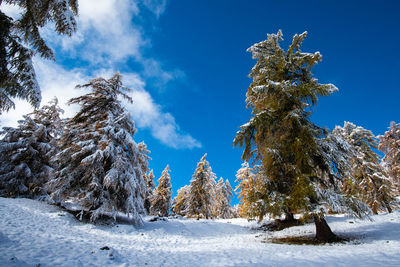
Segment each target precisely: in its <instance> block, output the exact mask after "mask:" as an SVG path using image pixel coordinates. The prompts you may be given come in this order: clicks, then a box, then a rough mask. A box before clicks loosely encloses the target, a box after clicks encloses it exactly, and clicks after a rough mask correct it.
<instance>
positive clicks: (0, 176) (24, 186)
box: [0, 98, 63, 197]
mask: <svg viewBox="0 0 400 267" xmlns="http://www.w3.org/2000/svg"><path fill="white" fill-rule="evenodd" d="M57 104H58V101H57V99H56V98H55V99H54V100H53V101H51V102H50V103H49V105H45V106H43V107H42V108H40V109H37V110H35V111H34V112H32V113H30V114H27V115H24V116H23V118H24V119H23V120H20V121H18V123H19V125H18V128H12V127H4V128H3V131H0V135H4V137H3V139H2V140H1V141H0V155H1V160H0V195H2V196H30V197H34V196H38V195H44V194H45V193H46V191H45V190H44V189H43V185H44V184H45V183H46V182H47V181H49V179H51V176H52V173H53V170H54V167H56V166H54V165H53V164H52V163H51V159H52V158H53V157H54V156H55V154H56V153H57V152H58V144H57V141H58V138H59V136H60V135H61V133H62V131H63V122H62V120H61V118H60V114H61V113H63V110H62V109H60V108H59V107H58V105H57Z"/></svg>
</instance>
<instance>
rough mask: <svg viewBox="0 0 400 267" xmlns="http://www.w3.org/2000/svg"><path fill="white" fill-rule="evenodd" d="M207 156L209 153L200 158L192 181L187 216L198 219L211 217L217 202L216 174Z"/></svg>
mask: <svg viewBox="0 0 400 267" xmlns="http://www.w3.org/2000/svg"><path fill="white" fill-rule="evenodd" d="M206 156H207V154H205V155H204V156H203V157H202V158H201V159H200V162H199V163H198V164H197V168H196V170H195V172H194V174H193V178H192V180H191V181H190V192H189V199H188V214H187V216H188V217H196V218H197V219H199V218H206V219H209V218H211V217H212V209H213V206H214V203H215V199H214V187H215V174H214V173H213V172H212V170H211V167H210V164H209V162H208V161H207V160H206Z"/></svg>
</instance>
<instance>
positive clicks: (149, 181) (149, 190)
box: [144, 170, 155, 214]
mask: <svg viewBox="0 0 400 267" xmlns="http://www.w3.org/2000/svg"><path fill="white" fill-rule="evenodd" d="M144 178H145V181H146V193H145V196H144V208H145V209H146V213H147V214H150V212H151V198H152V196H153V191H154V187H155V184H154V173H153V170H150V172H149V173H148V174H145V176H144Z"/></svg>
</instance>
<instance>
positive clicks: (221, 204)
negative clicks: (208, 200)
mask: <svg viewBox="0 0 400 267" xmlns="http://www.w3.org/2000/svg"><path fill="white" fill-rule="evenodd" d="M232 196H233V194H232V187H231V184H230V183H229V181H228V179H226V181H225V182H224V179H222V177H221V178H220V179H219V180H218V183H217V185H216V190H215V206H214V217H217V218H222V219H228V218H232V206H231V204H230V203H231V198H232Z"/></svg>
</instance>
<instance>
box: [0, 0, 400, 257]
mask: <svg viewBox="0 0 400 267" xmlns="http://www.w3.org/2000/svg"><path fill="white" fill-rule="evenodd" d="M3 3H6V4H9V5H14V6H19V8H20V9H21V10H22V11H23V12H22V14H21V17H20V18H19V19H17V20H15V19H13V18H11V17H9V16H8V15H6V14H5V13H3V11H0V21H1V22H0V25H1V28H0V44H1V46H0V49H1V50H0V69H1V76H0V90H1V98H0V114H1V113H7V112H13V109H14V108H15V106H16V105H17V104H16V103H17V102H16V101H15V100H16V99H19V100H23V101H26V102H28V103H29V104H30V105H31V106H32V107H33V108H34V111H33V112H30V113H28V114H25V115H24V116H23V118H21V120H19V121H18V126H17V127H10V126H7V125H1V127H2V130H0V158H1V160H0V196H1V197H2V198H10V199H15V200H16V201H25V200H19V199H25V198H26V199H32V200H34V201H37V202H41V203H46V205H47V204H48V205H51V206H55V207H57V209H58V210H57V212H61V213H62V214H63V215H62V216H69V217H68V218H71V221H74V220H75V221H76V222H77V223H78V222H79V223H82V225H93V227H96V226H99V225H101V226H104V225H106V226H108V227H113V226H115V225H118V224H121V223H122V224H123V225H125V226H126V224H127V225H133V226H134V227H135V229H138V231H140V229H144V228H146V227H149V226H148V225H150V224H151V223H154V225H158V224H160V223H162V222H169V223H171V225H173V224H174V223H178V221H174V220H188V222H189V221H190V222H191V223H194V224H195V223H196V222H198V223H200V222H205V223H207V224H209V225H211V226H210V227H211V228H210V231H219V230H215V229H217V228H215V227H216V226H215V225H213V223H214V222H215V221H216V220H225V221H227V220H243V221H247V222H250V223H252V224H255V225H257V226H256V227H255V228H256V229H258V231H261V230H260V229H263V231H268V232H273V231H282V230H284V229H288V228H292V227H299V226H304V225H306V226H307V225H310V224H311V225H314V228H313V229H312V232H313V235H312V238H311V240H312V242H311V243H312V244H326V243H340V244H343V242H350V241H349V240H352V237H351V238H349V237H348V236H346V235H344V236H343V235H341V234H336V233H335V231H332V229H331V227H330V220H329V219H327V218H330V216H339V217H340V216H349V218H355V219H357V220H358V219H359V220H361V219H362V220H367V221H368V220H371V218H373V217H374V216H381V215H382V214H383V215H382V216H392V215H391V214H395V215H396V214H398V210H399V205H400V202H399V201H400V198H399V196H400V123H397V122H392V123H391V124H390V125H388V129H387V131H386V132H385V133H384V134H382V135H378V136H375V135H374V134H373V133H372V131H370V130H368V129H365V128H363V127H362V126H359V125H355V124H354V123H352V122H350V121H345V122H343V126H336V127H335V128H334V129H328V128H326V127H322V126H319V125H317V124H315V123H314V122H313V121H312V119H311V116H312V115H313V114H315V113H318V107H317V103H318V101H319V99H320V98H329V97H330V96H331V95H332V94H338V93H339V92H338V88H337V87H336V86H335V85H334V84H331V83H326V84H324V83H320V82H319V79H318V78H319V77H316V75H315V74H314V72H313V68H314V67H315V66H316V65H317V64H318V63H320V62H321V61H322V55H321V53H320V52H304V51H302V45H303V42H304V41H305V40H306V38H307V34H308V33H307V32H303V33H301V34H295V35H294V36H293V37H292V38H291V43H290V45H289V46H288V47H287V49H285V48H284V47H282V45H281V43H282V41H283V33H282V31H281V30H279V31H278V32H277V33H270V34H268V35H267V39H266V40H263V41H261V42H258V43H255V44H253V45H252V46H251V47H250V48H248V49H247V52H248V53H249V54H251V57H252V59H253V60H254V62H255V64H254V66H253V67H252V69H251V70H250V72H249V74H248V75H249V77H250V79H251V83H250V84H249V86H248V88H247V91H246V98H245V99H243V100H244V102H245V103H244V104H243V106H246V108H247V109H248V110H249V111H250V112H251V116H250V118H249V120H248V121H247V122H246V123H245V124H243V125H241V126H239V125H238V127H239V131H237V133H236V134H235V138H234V140H233V144H232V146H234V147H237V148H239V149H241V151H242V158H241V160H242V165H241V168H240V169H238V170H237V171H236V180H235V185H234V186H232V185H231V184H230V182H229V180H228V179H224V178H222V177H221V178H220V179H218V178H217V175H216V174H215V173H214V172H213V170H212V168H211V164H210V162H209V161H208V160H207V154H205V155H204V156H203V157H201V159H199V161H198V162H197V166H196V164H193V175H192V177H191V179H190V183H189V184H187V185H185V186H183V187H181V188H180V189H178V190H176V196H175V197H173V192H172V185H171V180H173V179H174V176H173V170H172V173H171V169H170V166H169V165H167V166H166V167H165V169H164V170H163V171H162V174H161V176H160V177H159V178H158V179H157V181H155V179H156V177H155V175H154V171H153V170H152V169H151V168H150V165H149V164H150V163H151V153H150V150H151V147H148V146H147V145H146V143H145V142H144V141H142V140H137V138H136V134H137V131H138V129H139V131H140V128H139V127H138V128H137V126H136V124H135V122H134V121H133V119H132V116H131V114H130V113H129V111H128V109H127V108H126V106H125V103H131V104H132V103H133V104H135V101H136V99H135V98H134V97H132V89H134V88H128V87H126V86H125V85H124V74H123V72H116V73H115V74H114V75H112V77H94V78H92V79H90V80H88V81H87V83H85V84H77V85H76V88H77V89H78V90H81V91H82V94H81V95H80V96H78V97H72V98H70V99H69V101H68V105H76V106H78V107H79V108H78V110H77V112H76V113H75V114H74V115H73V116H72V117H69V118H67V117H65V116H63V113H64V111H63V109H62V108H61V107H60V105H59V100H58V99H57V97H54V99H53V100H52V101H50V102H48V103H41V89H40V86H39V83H38V77H37V76H36V74H35V67H34V64H33V57H34V55H35V56H39V57H41V58H46V59H50V60H55V53H54V52H53V50H52V49H51V48H50V47H49V46H48V44H47V43H46V40H45V38H44V37H42V35H41V31H40V29H41V28H43V27H45V26H46V25H48V24H51V25H54V29H53V31H55V32H56V33H57V34H59V35H65V36H67V37H66V38H72V37H71V36H73V35H74V33H75V32H76V31H77V27H78V26H77V25H78V24H77V22H76V19H77V16H78V1H77V0H74V1H66V0H51V1H44V0H35V1H15V0H5V1H0V5H2V4H3ZM254 62H253V63H254ZM243 75H244V76H245V75H246V73H243ZM232 132H235V129H232ZM145 141H146V140H145ZM234 195H237V197H238V199H239V204H237V205H232V204H231V203H232V198H233V197H234ZM4 201H8V200H4ZM4 203H8V202H4ZM21 203H25V202H21ZM26 203H31V202H26ZM2 205H3V204H2ZM8 205H15V204H12V203H11V202H10V204H8ZM29 205H36V204H29ZM38 205H39V204H38ZM32 207H33V206H32ZM45 209H51V208H45ZM4 210H5V209H4ZM4 210H3V209H0V211H1V212H4ZM46 212H49V211H46ZM63 212H65V214H68V215H64V213H63ZM44 214H45V213H44ZM395 215H393V216H395ZM396 216H398V215H396ZM346 218H347V217H346ZM374 218H375V217H374ZM376 218H380V217H376ZM388 218H389V217H388ZM390 218H392V217H390ZM377 220H378V221H379V219H377ZM230 222H231V221H230ZM125 226H121V227H125ZM171 227H175V226H171ZM176 227H179V226H176ZM185 227H188V226H185ZM213 227H214V228H213ZM229 227H231V228H232V231H236V230H235V229H234V226H233V225H231V226H229ZM235 227H236V226H235ZM238 227H239V226H238ZM124 229H125V228H124ZM182 229H183V228H182ZM218 229H219V228H218ZM292 229H294V228H292ZM335 229H337V228H335ZM193 231H194V230H193ZM221 231H222V232H223V231H224V230H222V229H221ZM238 231H239V232H240V231H241V230H238ZM205 232H206V230H205ZM339 232H341V231H339ZM3 234H5V233H3ZM142 235H143V233H142ZM291 237H293V236H290V235H289V237H285V238H286V239H285V238H282V239H281V240H280V242H284V243H285V242H287V243H289V244H291V243H293V242H299V240H295V239H293V240H294V241H293V240H292V239H290V238H291ZM4 240H6V239H2V235H0V243H1V242H3V241H4ZM397 241H398V240H397ZM4 242H5V241H4ZM307 242H308V241H307ZM307 242H306V241H305V243H307ZM388 242H389V241H388ZM166 246H168V245H166ZM106 250H107V249H106ZM114 254H116V252H114ZM110 258H115V257H114V256H112V257H111V256H110ZM3 263H4V262H3ZM20 263H21V262H20ZM17 264H18V262H17ZM98 264H104V262H101V263H98ZM142 264H144V263H143V262H142V263H141V264H138V265H142ZM221 264H222V265H224V263H223V262H222V263H221ZM154 265H162V264H161V263H157V264H154ZM200 265H201V264H200ZM217 265H220V263H219V264H217ZM250 265H251V264H250ZM272 265H274V263H272Z"/></svg>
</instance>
